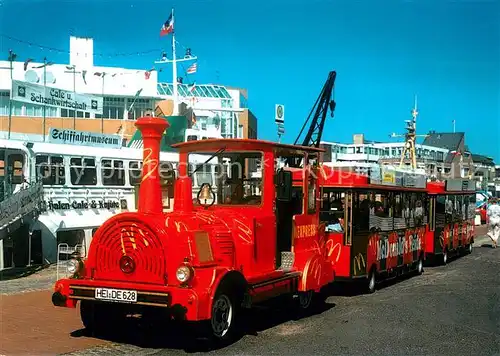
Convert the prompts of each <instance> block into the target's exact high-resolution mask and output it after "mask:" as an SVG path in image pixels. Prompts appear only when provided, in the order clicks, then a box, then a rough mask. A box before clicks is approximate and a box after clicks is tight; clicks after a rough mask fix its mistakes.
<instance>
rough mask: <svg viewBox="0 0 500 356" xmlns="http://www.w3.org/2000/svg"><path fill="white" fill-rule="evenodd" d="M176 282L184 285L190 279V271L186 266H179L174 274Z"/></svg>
mask: <svg viewBox="0 0 500 356" xmlns="http://www.w3.org/2000/svg"><path fill="white" fill-rule="evenodd" d="M175 276H176V277H177V280H178V281H179V282H181V283H186V282H187V281H188V280H189V278H191V269H190V268H189V267H188V266H180V267H179V268H177V272H175Z"/></svg>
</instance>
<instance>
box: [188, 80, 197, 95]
mask: <svg viewBox="0 0 500 356" xmlns="http://www.w3.org/2000/svg"><path fill="white" fill-rule="evenodd" d="M195 88H196V82H194V83H193V84H189V85H188V90H189V92H190V93H192V92H194V89H195Z"/></svg>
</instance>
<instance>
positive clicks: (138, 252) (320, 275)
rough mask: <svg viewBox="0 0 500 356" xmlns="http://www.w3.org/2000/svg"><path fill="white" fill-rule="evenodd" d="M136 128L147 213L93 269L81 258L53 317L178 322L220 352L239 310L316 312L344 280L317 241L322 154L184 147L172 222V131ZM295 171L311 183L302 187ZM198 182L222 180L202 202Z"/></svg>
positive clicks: (133, 218) (111, 224) (96, 250)
mask: <svg viewBox="0 0 500 356" xmlns="http://www.w3.org/2000/svg"><path fill="white" fill-rule="evenodd" d="M136 125H137V126H138V128H139V129H140V130H141V132H142V137H143V142H144V159H143V161H144V164H143V173H142V174H143V175H142V180H141V184H140V188H139V204H138V211H137V212H135V213H122V214H118V215H116V216H114V217H112V218H111V219H109V220H108V221H107V222H106V223H105V224H103V226H101V227H100V228H99V230H98V231H97V232H96V234H95V236H94V238H93V240H92V243H91V246H90V248H89V253H88V257H87V259H86V260H82V259H80V258H78V257H76V258H75V263H74V265H73V267H74V268H73V269H72V273H73V275H72V277H71V278H67V279H62V280H59V281H57V282H56V285H55V293H54V294H53V303H54V305H56V306H65V307H76V306H77V302H79V303H80V310H81V316H82V321H83V324H84V325H85V326H86V327H87V328H90V329H95V328H99V327H103V326H104V325H106V324H109V322H110V321H114V320H115V317H117V316H119V317H124V316H126V315H128V314H131V313H142V312H143V311H144V310H146V309H150V308H155V309H161V310H163V311H165V312H166V313H167V314H168V315H170V316H171V317H174V318H176V319H181V320H185V321H197V322H202V323H204V322H207V323H206V326H207V329H208V330H209V332H210V335H211V336H212V337H213V338H215V339H216V340H230V339H231V338H232V336H234V332H235V331H236V330H237V326H236V322H237V321H238V318H237V317H238V316H239V313H238V312H239V310H240V309H241V308H243V307H247V308H248V307H251V306H252V305H253V304H254V303H259V302H261V301H264V300H267V299H269V298H273V297H276V296H279V295H285V294H287V295H292V296H293V295H296V296H298V297H299V298H297V300H298V305H299V307H303V308H307V307H309V306H310V305H311V300H312V297H313V295H314V293H315V292H318V291H319V290H320V288H321V287H322V286H324V285H325V284H327V283H329V282H331V281H332V280H333V271H332V268H331V264H330V262H328V259H327V256H326V253H325V248H324V234H323V232H322V231H321V230H320V229H318V226H319V204H318V200H319V183H318V180H317V179H316V173H317V165H318V159H319V153H320V152H321V150H320V149H316V148H310V147H300V146H291V145H283V144H276V143H273V142H267V141H261V140H241V139H209V140H202V141H191V142H185V143H181V144H177V145H175V146H174V147H175V148H177V149H178V151H179V165H178V172H177V176H176V179H175V183H174V185H175V186H174V202H173V211H171V212H167V213H165V212H164V211H163V203H162V190H161V179H160V177H159V173H158V159H159V144H160V138H161V135H162V133H163V131H164V130H165V129H166V128H167V127H168V124H167V122H166V121H165V120H163V119H159V118H152V117H146V118H141V119H139V120H138V121H137V122H136ZM193 156H196V157H197V159H196V160H192V159H190V158H192V157H193ZM200 156H204V157H206V161H205V163H203V164H199V157H200ZM291 158H293V161H295V162H299V163H300V164H299V165H294V166H295V167H296V168H290V167H289V165H288V164H287V162H291V161H292V159H291ZM194 161H196V164H195V163H194ZM214 162H217V164H214ZM293 170H300V171H302V172H303V174H302V176H303V179H302V181H301V184H299V186H298V187H294V186H293V185H294V184H293V182H292V171H293ZM206 173H210V174H206ZM213 173H215V174H213ZM195 175H196V180H197V181H198V182H200V181H202V180H203V177H209V176H214V177H215V178H214V179H213V181H212V180H209V181H205V182H203V184H201V186H200V187H199V191H198V193H197V194H196V197H195V198H194V199H193V190H192V189H193V188H192V186H193V183H192V182H193V177H194V176H195Z"/></svg>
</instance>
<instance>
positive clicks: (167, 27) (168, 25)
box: [160, 10, 174, 36]
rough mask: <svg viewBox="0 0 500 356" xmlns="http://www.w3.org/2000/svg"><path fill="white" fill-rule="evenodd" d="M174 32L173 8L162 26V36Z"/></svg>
mask: <svg viewBox="0 0 500 356" xmlns="http://www.w3.org/2000/svg"><path fill="white" fill-rule="evenodd" d="M173 32H174V10H172V13H171V14H170V16H169V17H168V20H167V21H166V22H165V23H164V24H163V26H162V27H161V31H160V36H166V35H168V34H169V33H173Z"/></svg>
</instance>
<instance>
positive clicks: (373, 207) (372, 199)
mask: <svg viewBox="0 0 500 356" xmlns="http://www.w3.org/2000/svg"><path fill="white" fill-rule="evenodd" d="M368 199H369V209H370V210H369V220H368V224H369V228H370V230H380V231H391V230H392V229H393V217H392V214H391V212H392V209H391V199H390V194H389V193H388V192H384V191H382V192H369V194H368Z"/></svg>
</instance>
